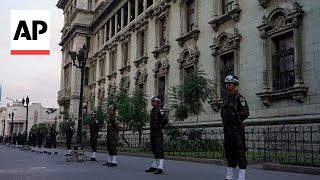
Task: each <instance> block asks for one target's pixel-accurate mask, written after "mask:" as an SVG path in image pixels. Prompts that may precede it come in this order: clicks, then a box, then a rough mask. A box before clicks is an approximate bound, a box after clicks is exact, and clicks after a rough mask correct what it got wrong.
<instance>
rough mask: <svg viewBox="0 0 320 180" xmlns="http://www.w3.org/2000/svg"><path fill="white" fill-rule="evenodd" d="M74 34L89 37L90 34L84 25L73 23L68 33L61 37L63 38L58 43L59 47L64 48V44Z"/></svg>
mask: <svg viewBox="0 0 320 180" xmlns="http://www.w3.org/2000/svg"><path fill="white" fill-rule="evenodd" d="M75 33H80V34H84V35H90V34H91V29H90V27H89V26H88V25H86V24H79V23H75V24H73V25H72V27H71V28H70V29H69V31H68V32H67V33H66V34H64V35H62V36H63V37H62V38H61V41H60V43H59V45H60V46H64V44H65V43H66V41H67V39H69V38H70V36H71V35H73V34H75Z"/></svg>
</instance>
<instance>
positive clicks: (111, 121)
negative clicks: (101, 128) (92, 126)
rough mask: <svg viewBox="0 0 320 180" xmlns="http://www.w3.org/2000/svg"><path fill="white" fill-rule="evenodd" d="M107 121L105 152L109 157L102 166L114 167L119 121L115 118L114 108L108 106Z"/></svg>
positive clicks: (115, 163) (115, 164)
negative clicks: (106, 151)
mask: <svg viewBox="0 0 320 180" xmlns="http://www.w3.org/2000/svg"><path fill="white" fill-rule="evenodd" d="M108 115H109V117H108V121H107V150H108V152H109V157H108V161H107V163H105V164H103V166H108V167H114V166H117V143H118V134H119V128H120V126H119V124H120V123H119V121H118V120H117V117H116V107H115V106H114V105H110V106H109V107H108Z"/></svg>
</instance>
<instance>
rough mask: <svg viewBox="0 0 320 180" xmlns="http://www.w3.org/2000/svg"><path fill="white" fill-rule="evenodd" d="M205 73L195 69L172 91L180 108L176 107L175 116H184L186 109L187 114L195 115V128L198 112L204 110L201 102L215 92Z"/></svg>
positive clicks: (181, 117) (182, 117)
mask: <svg viewBox="0 0 320 180" xmlns="http://www.w3.org/2000/svg"><path fill="white" fill-rule="evenodd" d="M206 75H207V74H206V73H204V72H203V71H201V70H199V69H196V70H195V71H194V72H192V73H191V74H190V75H189V76H188V77H187V78H186V80H185V81H184V83H183V84H182V85H178V86H175V87H174V89H175V90H174V91H173V92H174V93H175V95H176V96H177V97H176V98H177V99H178V100H179V103H178V107H179V104H180V109H176V113H175V114H176V116H177V118H178V119H179V118H180V119H184V118H186V117H187V116H186V115H185V111H186V109H188V114H189V115H191V116H194V115H195V116H197V128H198V124H199V114H200V113H201V112H202V111H204V109H203V104H204V103H205V102H206V101H207V100H208V99H211V98H212V97H214V95H215V94H216V92H215V90H214V88H213V82H212V80H211V79H208V78H206V77H205V76H206ZM184 106H186V107H184Z"/></svg>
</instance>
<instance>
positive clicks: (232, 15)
mask: <svg viewBox="0 0 320 180" xmlns="http://www.w3.org/2000/svg"><path fill="white" fill-rule="evenodd" d="M240 12H241V9H240V8H239V6H236V7H235V8H234V9H232V10H231V11H228V12H227V13H226V14H224V15H222V16H220V17H218V18H216V19H213V20H212V21H210V22H209V24H210V25H211V27H212V29H213V30H215V31H217V30H218V28H219V26H220V24H223V23H224V22H226V21H228V20H230V19H234V20H235V21H236V22H238V21H239V19H240Z"/></svg>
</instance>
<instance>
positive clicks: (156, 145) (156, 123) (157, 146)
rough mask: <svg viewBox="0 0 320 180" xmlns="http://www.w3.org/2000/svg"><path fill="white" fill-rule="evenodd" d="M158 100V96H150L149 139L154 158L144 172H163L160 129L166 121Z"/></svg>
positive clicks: (161, 134)
mask: <svg viewBox="0 0 320 180" xmlns="http://www.w3.org/2000/svg"><path fill="white" fill-rule="evenodd" d="M160 101H161V100H160V98H159V97H158V96H152V98H151V105H152V106H153V108H152V109H151V111H150V141H151V151H152V152H153V154H154V158H155V159H154V160H153V163H152V165H151V167H150V168H149V169H147V170H146V172H153V173H154V174H162V173H163V158H164V150H163V133H162V129H163V127H164V126H165V125H166V124H167V123H168V119H167V117H166V116H165V113H164V110H163V109H162V108H161V107H159V102H160Z"/></svg>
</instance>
